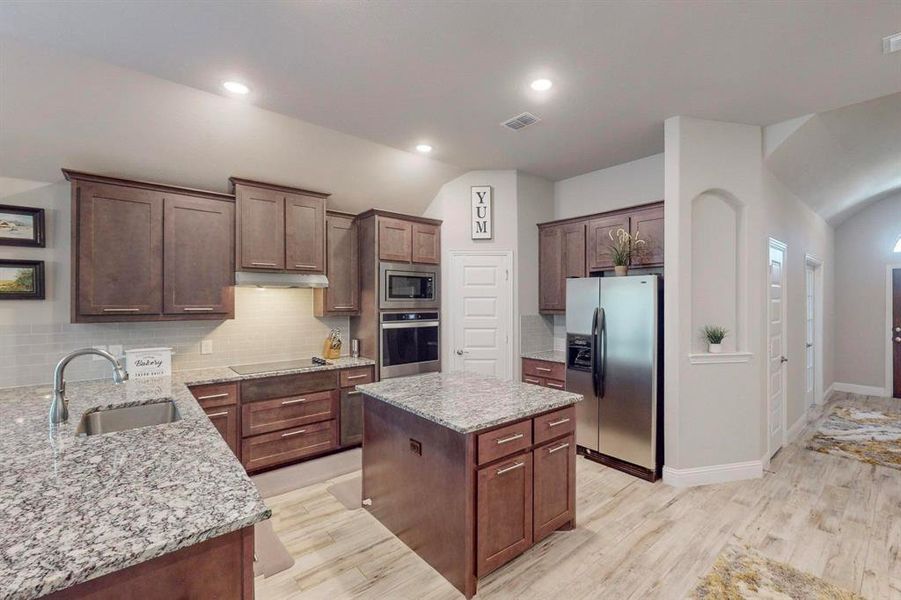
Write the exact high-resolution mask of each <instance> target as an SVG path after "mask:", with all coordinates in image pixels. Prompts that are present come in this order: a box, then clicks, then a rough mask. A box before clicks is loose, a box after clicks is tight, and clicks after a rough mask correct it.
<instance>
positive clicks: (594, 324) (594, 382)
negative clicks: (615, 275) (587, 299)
mask: <svg viewBox="0 0 901 600" xmlns="http://www.w3.org/2000/svg"><path fill="white" fill-rule="evenodd" d="M600 310H601V309H600V308H597V307H595V309H594V314H593V315H592V316H591V391H593V392H594V395H595V397H597V395H598V364H597V363H598V313H599V312H600Z"/></svg>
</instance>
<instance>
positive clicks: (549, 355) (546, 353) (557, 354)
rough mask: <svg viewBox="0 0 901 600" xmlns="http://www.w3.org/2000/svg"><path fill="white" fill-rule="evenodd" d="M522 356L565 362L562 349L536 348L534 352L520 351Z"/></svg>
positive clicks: (564, 354)
mask: <svg viewBox="0 0 901 600" xmlns="http://www.w3.org/2000/svg"><path fill="white" fill-rule="evenodd" d="M520 356H521V357H522V358H531V359H532V360H546V361H548V362H555V363H561V364H566V352H564V351H563V350H536V351H534V352H522V353H520Z"/></svg>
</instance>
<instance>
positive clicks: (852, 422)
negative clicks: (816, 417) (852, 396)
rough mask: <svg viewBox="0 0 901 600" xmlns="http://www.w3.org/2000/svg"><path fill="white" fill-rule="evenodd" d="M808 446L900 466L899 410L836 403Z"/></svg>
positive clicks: (900, 429) (899, 467) (870, 461)
mask: <svg viewBox="0 0 901 600" xmlns="http://www.w3.org/2000/svg"><path fill="white" fill-rule="evenodd" d="M807 447H808V448H809V449H811V450H816V451H817V452H823V453H825V454H837V455H838V456H845V457H848V458H854V459H857V460H862V461H863V462H865V463H870V464H871V465H882V466H884V467H890V468H892V469H899V470H901V413H891V412H882V411H878V410H865V409H861V408H854V407H845V406H836V407H835V408H834V409H833V410H832V413H831V414H830V415H829V416H828V417H827V418H826V420H825V421H823V423H822V424H821V425H820V427H819V429H817V432H816V433H815V434H814V436H813V437H812V438H810V441H809V442H808V443H807Z"/></svg>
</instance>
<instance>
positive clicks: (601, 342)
mask: <svg viewBox="0 0 901 600" xmlns="http://www.w3.org/2000/svg"><path fill="white" fill-rule="evenodd" d="M600 311H601V321H600V323H599V324H598V342H597V343H598V362H599V363H600V368H598V398H603V397H604V383H605V382H604V380H605V379H606V375H607V313H606V312H605V311H604V309H603V308H602V309H600Z"/></svg>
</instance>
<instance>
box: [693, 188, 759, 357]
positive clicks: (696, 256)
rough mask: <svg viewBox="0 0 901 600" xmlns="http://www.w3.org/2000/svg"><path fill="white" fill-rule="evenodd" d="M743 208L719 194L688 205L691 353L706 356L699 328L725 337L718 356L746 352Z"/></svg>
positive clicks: (701, 196)
mask: <svg viewBox="0 0 901 600" xmlns="http://www.w3.org/2000/svg"><path fill="white" fill-rule="evenodd" d="M745 221H746V218H745V205H744V203H743V202H742V201H741V200H739V199H738V198H736V197H735V195H733V194H731V193H730V192H728V191H726V190H722V189H710V190H706V191H704V192H702V193H700V194H698V195H697V196H695V197H694V198H693V199H692V202H691V324H692V328H691V329H692V331H691V334H692V341H691V352H692V353H695V354H703V353H706V352H707V342H706V341H705V340H704V339H703V338H702V337H701V329H702V328H703V327H704V326H705V325H720V326H723V327H725V328H726V329H727V330H728V331H729V334H728V336H727V337H726V339H725V340H724V341H723V351H724V352H741V351H744V350H746V345H747V331H746V330H745V329H746V327H745V323H746V319H745V311H746V306H745V304H746V297H747V264H746V252H747V241H746V223H745Z"/></svg>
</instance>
